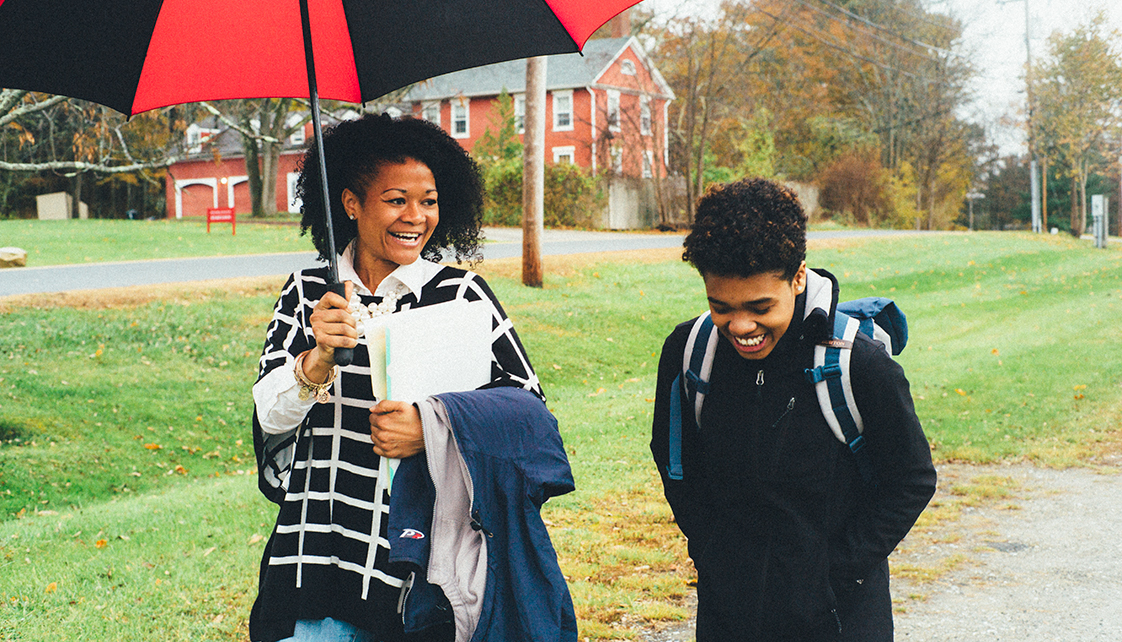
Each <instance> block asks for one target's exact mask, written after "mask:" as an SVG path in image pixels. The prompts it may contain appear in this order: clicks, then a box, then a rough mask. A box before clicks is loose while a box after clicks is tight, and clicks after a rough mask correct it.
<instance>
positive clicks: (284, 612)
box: [250, 267, 542, 640]
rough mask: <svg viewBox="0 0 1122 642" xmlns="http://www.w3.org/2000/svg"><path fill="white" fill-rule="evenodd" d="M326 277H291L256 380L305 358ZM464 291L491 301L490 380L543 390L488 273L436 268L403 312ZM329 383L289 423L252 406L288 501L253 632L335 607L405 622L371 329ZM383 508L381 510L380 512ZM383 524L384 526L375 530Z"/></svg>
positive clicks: (375, 619)
mask: <svg viewBox="0 0 1122 642" xmlns="http://www.w3.org/2000/svg"><path fill="white" fill-rule="evenodd" d="M326 275H327V269H326V268H317V269H311V270H303V271H301V272H298V273H296V274H294V275H292V276H291V277H290V278H289V280H288V282H287V283H286V285H285V287H284V289H283V290H282V292H281V295H280V298H279V299H278V301H277V305H276V309H275V311H274V315H273V320H272V322H271V323H270V324H269V328H268V331H267V334H266V341H265V348H264V351H263V353H262V356H261V364H260V375H259V379H260V377H264V376H265V375H267V374H268V373H269V372H271V371H273V370H274V369H276V368H289V369H291V368H292V367H293V361H294V359H295V358H296V356H297V355H299V354H301V353H302V352H304V351H305V350H309V349H311V348H312V347H313V346H314V345H315V338H314V335H313V333H312V328H311V323H310V321H309V318H310V316H311V314H312V310H313V308H314V307H315V305H316V303H317V302H318V301H319V300H320V298H322V297H323V295H324V294H325V293H326V281H325V278H326ZM364 293H365V290H364V289H363V290H360V298H361V299H362V303H363V304H364V305H366V304H369V303H371V302H380V300H381V299H380V298H375V297H373V296H369V295H367V294H364ZM456 299H465V300H468V301H478V300H488V301H490V302H491V304H492V307H493V324H492V325H493V332H492V348H491V350H492V362H491V384H490V385H492V386H495V385H499V386H517V387H521V388H525V389H527V390H530V391H532V392H534V393H535V394H537V395H538V396H542V391H541V387H540V385H539V383H538V378H537V375H536V374H535V373H534V371H533V368H532V367H531V365H530V362H529V359H528V358H527V356H526V353H525V350H524V349H523V348H522V344H521V342H520V341H519V339H518V335H517V334H516V333H515V331H514V327H513V326H512V325H511V322H510V320H509V319H507V317H506V314H505V313H504V312H503V309H502V307H501V305H500V304H499V302H498V300H497V299H496V298H495V295H494V293H492V292H491V289H490V288H489V287H488V286H487V283H486V282H485V281H484V280H483V278H482V277H480V276H479V275H477V274H475V273H472V272H468V271H465V270H462V269H458V268H453V267H443V268H439V269H438V271H436V273H435V275H434V276H432V277H431V278H430V279H429V280H428V281H427V282H426V283H425V284H424V286H423V287H422V288H421V293H420V298H419V300H418V297H417V296H416V295H415V294H414V293H409V294H406V295H405V296H403V297H402V298H401V299H400V300H399V301H398V303H397V310H398V311H401V310H405V309H409V308H415V307H421V306H429V305H436V304H439V303H445V302H449V301H453V300H456ZM434 341H439V337H434ZM330 392H331V398H330V399H329V400H328V401H327V402H326V403H316V404H314V405H313V406H312V408H311V410H310V411H309V412H308V414H307V416H306V417H305V419H304V421H303V423H302V424H301V425H300V426H299V427H298V428H297V429H295V430H293V431H291V432H287V433H283V434H267V433H266V432H264V431H263V430H262V429H261V427H260V424H259V422H258V417H257V414H256V412H255V414H254V418H253V419H254V422H253V423H254V446H255V449H256V452H257V460H258V484H259V487H260V488H261V491H262V492H263V493H264V494H265V496H266V497H268V498H269V499H270V500H271V501H273V502H275V503H277V504H279V506H280V511H279V514H278V516H277V523H276V527H275V529H274V531H273V535H272V537H271V538H270V540H269V542H268V544H267V546H266V548H265V554H264V557H263V559H262V561H261V578H260V592H259V595H258V598H257V602H256V603H255V604H254V607H253V613H252V615H251V618H250V635H251V638H252V639H253V640H278V639H283V638H285V637H288V636H290V635H292V626H293V625H294V623H295V622H296V620H301V619H312V620H314V619H322V618H325V617H332V618H335V619H341V620H345V621H347V622H350V623H352V624H354V625H355V626H358V627H360V628H363V629H366V630H368V631H372V632H378V633H381V632H383V631H387V632H388V631H392V630H393V629H394V628H396V627H399V626H400V616H399V615H398V614H397V606H398V600H399V597H400V592H401V590H400V589H401V586H402V584H403V579H402V577H399V576H398V575H396V574H395V573H394V571H393V569H391V568H389V564H388V562H387V556H388V551H389V545H388V542H387V539H386V524H387V521H388V520H387V519H386V515H387V514H388V504H389V497H388V494H385V493H383V494H382V496H379V497H375V486H376V484H377V481H378V475H379V474H380V473H381V471H380V470H379V459H380V458H379V457H378V456H377V455H376V454H374V452H373V449H372V443H371V441H370V424H369V415H370V413H369V409H370V407H371V406H373V405H374V403H376V402H377V401H378V400H377V399H375V397H374V394H373V391H372V386H371V381H370V361H369V355H368V353H367V348H366V344H365V340H364V339H360V341H359V345H358V346H357V347H356V348H355V355H354V362H353V363H352V364H351V365H349V366H346V367H343V368H340V373H339V377H338V379H337V380H336V382H335V383H334V384H333V385H332V387H331V389H330ZM376 512H377V513H380V514H381V519H377V520H375V519H374V515H375V513H376ZM376 523H380V527H379V528H378V530H379V532H378V533H371V531H372V530H373V527H374V526H373V525H374V524H376Z"/></svg>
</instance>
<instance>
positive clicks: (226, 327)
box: [0, 222, 1122, 640]
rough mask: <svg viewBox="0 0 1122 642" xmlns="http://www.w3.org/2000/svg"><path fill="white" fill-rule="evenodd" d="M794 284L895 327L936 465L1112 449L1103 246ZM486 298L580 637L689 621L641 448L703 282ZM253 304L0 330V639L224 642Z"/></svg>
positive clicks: (901, 256)
mask: <svg viewBox="0 0 1122 642" xmlns="http://www.w3.org/2000/svg"><path fill="white" fill-rule="evenodd" d="M130 223H133V224H135V223H136V222H130ZM238 234H239V236H238V238H241V234H242V231H241V229H239V232H238ZM809 263H810V264H811V266H812V267H825V268H827V269H830V270H831V271H833V272H834V274H835V275H836V276H837V277H838V278H839V279H840V280H841V282H842V296H843V297H844V298H855V297H858V296H864V295H866V294H878V295H883V296H889V297H892V298H894V299H896V301H897V302H898V303H899V304H900V306H901V307H902V308H903V309H904V311H905V312H906V313H907V314H908V318H909V322H910V323H909V325H910V341H909V345H908V348H907V349H906V350H905V352H904V353H903V354H902V355H901V356H900V357H899V360H900V362H901V363H902V364H903V365H904V368H905V370H906V372H907V374H908V377H909V380H910V381H911V383H912V392H913V395H914V396H915V398H916V406H917V411H918V413H919V415H920V418H921V420H922V421H923V424H924V427H925V430H926V431H927V434H928V437H929V439H930V441H931V442H932V447H933V449H934V451H933V452H934V454H935V457H936V459H937V460H940V461H974V462H989V461H997V460H1019V459H1028V460H1033V461H1037V462H1040V463H1042V464H1046V465H1057V466H1067V465H1087V464H1092V463H1093V462H1094V461H1096V458H1097V457H1098V456H1099V455H1100V454H1102V453H1103V452H1107V451H1110V450H1113V451H1115V452H1116V451H1117V448H1118V444H1119V427H1120V423H1122V422H1120V414H1122V410H1119V409H1120V408H1122V350H1119V346H1120V345H1122V325H1120V324H1119V323H1118V322H1117V318H1118V314H1119V312H1120V311H1122V280H1120V279H1122V252H1120V251H1119V249H1118V248H1117V246H1112V249H1110V250H1106V251H1102V250H1094V249H1092V248H1091V247H1090V245H1089V244H1088V243H1086V242H1081V241H1075V240H1072V239H1070V238H1067V237H1040V236H1035V237H1034V236H1030V235H1022V234H988V233H978V234H953V235H922V236H908V237H899V238H890V239H886V238H878V239H875V240H857V241H847V242H844V243H839V242H830V243H829V244H828V246H824V247H822V248H821V249H812V251H811V252H810V257H809ZM490 282H491V284H492V285H493V287H494V289H495V291H496V292H497V293H498V295H499V297H500V299H501V300H502V301H503V303H504V306H505V308H506V310H507V312H508V314H509V315H510V316H511V317H512V318H513V320H514V322H515V324H516V327H517V328H518V329H519V332H520V334H521V336H522V339H523V342H524V344H525V346H526V349H527V351H528V352H529V353H530V356H531V358H532V359H533V362H534V364H535V367H536V368H537V371H538V373H539V375H540V377H541V379H542V382H543V385H544V386H545V389H546V392H547V394H548V396H549V407H550V409H551V410H552V411H553V412H554V413H555V414H556V416H557V418H558V421H559V423H560V426H561V429H562V432H563V436H564V439H565V444H566V447H567V449H568V452H569V457H570V461H571V463H572V466H573V471H574V476H575V478H576V481H577V488H578V490H577V492H575V493H572V494H570V495H567V496H564V497H561V498H558V499H556V500H553V501H551V502H550V503H549V504H548V505H547V506H546V508H545V511H544V515H545V517H546V519H547V520H548V521H549V523H550V525H551V532H552V535H553V538H554V543H555V545H556V547H557V549H558V552H559V556H560V559H561V563H562V568H563V570H564V571H565V573H566V576H567V577H568V578H569V580H570V587H571V589H572V592H573V595H574V599H575V602H576V605H577V610H578V616H579V618H580V626H581V637H582V639H583V638H585V637H587V638H589V639H592V640H598V639H624V638H629V637H633V635H634V634H633V633H632V631H631V630H630V629H629V626H630V625H631V624H636V623H642V622H650V621H657V620H673V619H677V618H681V617H685V615H686V610H685V608H684V606H683V605H682V603H681V598H682V597H683V596H684V595H685V593H686V591H687V587H686V580H687V579H689V574H690V572H691V571H690V568H689V565H688V562H687V561H686V560H685V551H684V543H683V542H682V541H681V538H680V537H679V536H678V535H677V532H676V527H675V526H674V524H673V523H672V517H671V515H670V512H669V510H668V509H667V508H666V506H665V504H664V502H663V501H662V498H661V489H660V487H659V484H658V481H657V476H656V474H655V472H654V470H653V467H652V465H651V463H650V457H649V453H648V449H647V442H648V439H649V426H650V420H651V411H652V407H653V396H654V392H653V390H654V380H655V369H656V366H657V362H658V353H659V350H660V349H661V345H662V340H663V338H664V337H665V336H666V334H668V333H669V331H670V330H671V329H672V328H673V326H674V325H675V324H676V323H679V322H681V321H684V320H687V319H689V318H691V317H692V316H695V315H696V314H697V313H699V312H701V311H702V310H703V309H704V306H705V299H704V293H703V290H702V287H701V282H700V279H699V278H698V277H697V275H696V274H695V273H694V272H693V271H692V269H691V268H690V267H689V266H688V265H685V264H682V263H680V262H677V261H672V262H668V263H641V262H605V263H598V264H594V265H588V266H585V267H582V268H581V269H579V270H576V271H575V272H574V273H572V274H566V275H563V276H560V275H547V280H546V287H545V288H544V289H540V290H537V289H528V288H523V287H521V286H520V285H519V284H518V283H517V282H516V281H514V280H510V279H503V278H491V279H490ZM277 285H278V286H279V282H278V284H277ZM274 296H275V294H263V295H250V296H246V295H237V296H234V295H223V294H219V293H215V294H211V295H207V296H206V297H205V298H204V297H200V298H197V299H195V300H177V301H156V302H152V303H148V304H144V305H140V306H134V307H124V308H109V309H102V310H77V309H68V308H55V309H49V310H38V309H34V308H15V309H12V310H10V311H9V312H7V313H5V314H4V315H3V316H2V317H0V639H12V640H40V639H55V638H58V639H67V640H69V639H75V640H79V639H89V640H106V639H114V640H115V639H127V638H133V639H143V640H147V639H153V638H157V637H158V638H160V639H168V640H176V639H183V640H188V639H190V640H235V639H244V637H245V620H246V617H247V615H248V609H249V605H250V604H251V603H252V600H253V597H254V594H255V590H256V588H255V587H256V577H257V563H258V560H259V556H260V554H261V550H262V547H263V545H264V541H263V540H262V537H265V536H267V535H268V532H269V530H270V529H271V526H272V522H273V517H274V513H273V510H272V508H271V506H270V505H269V504H268V503H267V502H266V501H265V500H264V499H262V498H260V497H259V496H258V495H257V492H256V488H255V481H254V480H255V478H254V476H253V474H252V472H253V471H252V468H253V454H252V448H251V438H250V430H249V414H250V411H251V401H250V395H249V387H250V385H251V384H252V382H253V378H254V371H255V367H256V360H257V355H258V352H259V350H260V346H261V343H262V341H263V336H262V332H263V329H264V326H265V324H266V323H267V321H268V319H269V316H270V313H271V308H272V303H273V298H274Z"/></svg>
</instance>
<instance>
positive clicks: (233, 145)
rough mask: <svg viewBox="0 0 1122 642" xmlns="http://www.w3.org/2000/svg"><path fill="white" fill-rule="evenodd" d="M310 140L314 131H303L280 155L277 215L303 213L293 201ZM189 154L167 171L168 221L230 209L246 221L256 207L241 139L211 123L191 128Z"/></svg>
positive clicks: (291, 140)
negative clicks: (299, 165)
mask: <svg viewBox="0 0 1122 642" xmlns="http://www.w3.org/2000/svg"><path fill="white" fill-rule="evenodd" d="M295 117H298V116H294V118H295ZM310 135H311V125H305V126H304V129H303V131H300V132H298V133H297V134H295V135H294V136H291V137H289V139H288V140H287V141H285V145H284V147H283V148H282V149H281V153H280V158H279V160H278V172H277V200H276V204H275V205H276V210H275V211H278V212H286V211H292V212H295V211H299V203H298V202H296V200H295V198H296V176H297V174H298V172H297V165H298V164H299V162H300V158H301V156H303V154H304V146H305V140H306V138H307V137H308V136H310ZM187 149H188V156H187V158H186V159H185V160H182V161H179V162H177V163H175V164H174V165H172V166H171V167H169V168H168V180H167V186H166V187H165V194H166V198H167V213H168V214H167V215H168V218H182V217H184V216H206V211H207V208H211V207H232V208H234V211H235V212H236V213H237V214H238V216H239V217H240V216H242V215H248V214H249V213H250V212H251V211H252V210H253V205H252V203H251V202H250V197H249V177H248V176H247V175H246V170H245V152H244V150H243V147H242V142H241V135H240V134H238V133H237V132H235V131H232V130H229V129H226V128H224V127H221V126H220V125H219V124H218V123H216V122H215V121H214V120H213V119H207V120H205V121H203V122H201V123H195V124H192V125H191V126H190V127H188V128H187Z"/></svg>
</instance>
